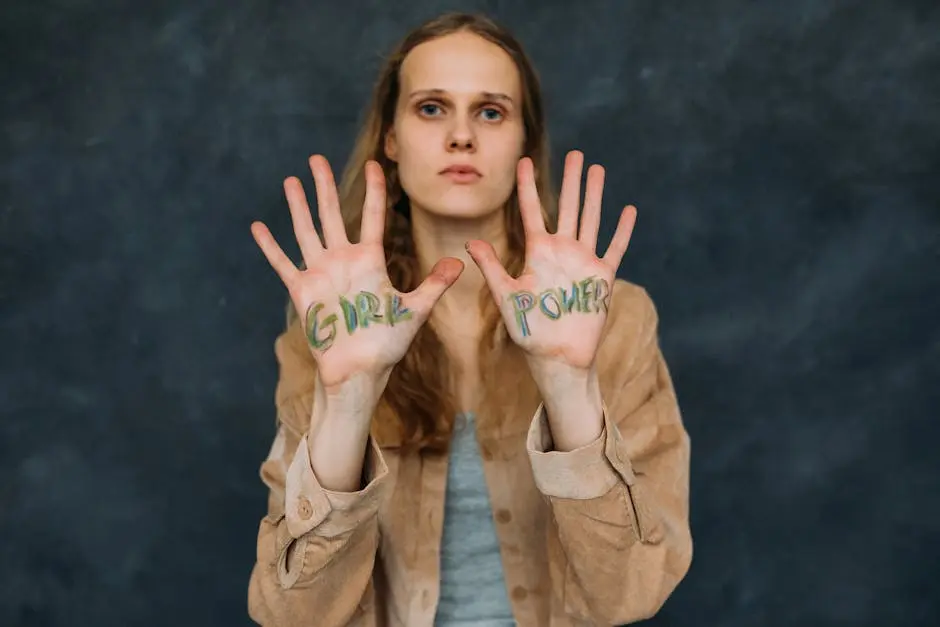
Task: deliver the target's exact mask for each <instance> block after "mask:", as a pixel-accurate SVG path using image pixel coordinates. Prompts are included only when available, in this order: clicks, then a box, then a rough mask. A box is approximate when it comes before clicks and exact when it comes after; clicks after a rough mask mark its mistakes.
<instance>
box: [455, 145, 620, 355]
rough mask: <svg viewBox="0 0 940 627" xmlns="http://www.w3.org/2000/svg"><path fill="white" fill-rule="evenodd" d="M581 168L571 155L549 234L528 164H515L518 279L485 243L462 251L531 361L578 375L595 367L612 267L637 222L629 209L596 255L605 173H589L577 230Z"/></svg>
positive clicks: (594, 168) (596, 170)
mask: <svg viewBox="0 0 940 627" xmlns="http://www.w3.org/2000/svg"><path fill="white" fill-rule="evenodd" d="M583 163H584V157H583V155H582V154H581V153H580V152H576V151H572V152H571V153H569V154H568V156H567V158H566V159H565V172H564V178H563V180H562V188H561V195H560V197H559V203H558V209H559V210H558V229H557V232H555V233H549V232H548V231H547V230H546V228H545V222H544V220H543V219H542V212H541V201H540V199H539V197H538V191H537V190H536V186H535V176H534V172H533V165H532V161H531V159H529V158H528V157H526V158H524V159H522V160H521V161H520V162H519V165H518V169H517V178H518V190H519V205H520V211H521V213H522V222H523V226H524V228H525V236H526V258H525V268H524V269H523V271H522V274H521V275H520V276H519V278H517V279H514V278H512V277H511V276H510V275H509V274H508V273H507V272H506V271H505V269H504V268H503V266H502V264H501V263H500V262H499V259H498V257H497V256H496V253H495V251H494V250H493V248H492V246H490V245H489V244H488V243H487V242H484V241H482V240H473V241H471V242H469V243H468V246H467V249H468V251H469V252H470V255H471V257H473V260H474V261H475V262H476V264H477V265H478V266H479V267H480V270H481V272H482V273H483V276H484V278H485V280H486V283H487V285H488V286H489V289H490V291H491V292H492V294H493V297H494V299H495V300H496V302H497V303H498V304H499V308H500V312H501V314H502V316H503V320H504V321H505V323H506V326H507V327H508V329H509V333H510V336H511V337H512V339H513V340H514V341H515V342H516V343H517V344H518V345H519V346H520V347H521V348H522V349H523V350H524V351H526V353H527V355H528V356H529V357H530V358H536V359H543V360H547V361H551V362H557V363H561V364H564V365H566V366H570V367H572V368H577V369H587V368H589V367H590V366H591V365H592V364H593V362H594V358H595V356H596V354H597V348H598V343H599V341H600V337H601V333H602V331H603V329H604V323H605V322H606V319H607V309H608V306H609V304H610V294H611V290H612V289H613V283H614V279H615V277H616V273H617V268H618V267H619V266H620V262H621V260H622V259H623V255H624V253H625V252H626V250H627V246H628V244H629V242H630V235H631V234H632V232H633V226H634V224H635V222H636V209H635V208H634V207H633V206H630V205H628V206H627V207H625V208H624V211H623V212H622V214H621V216H620V220H619V223H618V225H617V230H616V232H615V233H614V237H613V239H612V240H611V243H610V246H609V247H608V249H607V252H606V254H605V255H604V256H603V257H602V258H598V257H597V255H596V253H595V249H596V247H597V232H598V228H599V224H600V210H601V197H602V193H603V189H604V169H603V168H602V167H601V166H598V165H595V166H592V167H591V168H590V169H589V171H588V176H587V185H586V191H585V198H584V212H583V214H582V215H581V228H580V232H579V231H578V215H579V213H580V205H581V172H582V168H583Z"/></svg>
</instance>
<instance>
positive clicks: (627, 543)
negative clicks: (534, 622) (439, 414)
mask: <svg viewBox="0 0 940 627" xmlns="http://www.w3.org/2000/svg"><path fill="white" fill-rule="evenodd" d="M615 294H616V292H615ZM619 296H620V301H621V302H620V306H619V307H618V308H617V309H615V308H613V307H612V308H611V315H610V316H609V319H608V322H609V323H610V324H609V326H608V331H607V334H608V336H607V339H606V341H605V342H603V343H602V346H603V347H604V349H603V354H600V353H599V358H598V367H599V368H603V370H602V371H599V372H598V376H599V379H600V382H601V394H602V400H603V413H604V429H603V432H602V433H601V435H600V437H599V438H598V439H597V440H595V441H594V442H592V443H590V444H588V445H586V446H584V447H582V448H580V449H576V450H574V451H569V452H557V451H553V450H552V449H553V444H552V438H551V432H550V429H549V425H548V421H547V418H546V416H545V412H544V411H543V407H542V406H540V407H539V408H538V411H537V412H536V414H535V417H534V418H533V421H532V424H531V427H530V429H529V434H528V437H527V449H528V453H529V457H530V461H531V464H532V469H533V475H534V477H535V482H536V485H537V486H538V488H539V490H540V491H541V492H542V494H543V495H544V496H545V497H546V498H547V500H548V502H549V503H550V507H551V511H552V514H553V519H554V531H555V532H556V534H557V536H556V537H555V538H550V539H549V542H550V543H551V542H553V541H554V542H555V543H556V545H559V546H556V547H555V548H556V549H557V550H558V551H560V553H561V554H562V555H563V556H564V557H563V561H564V568H563V570H561V571H560V574H559V575H558V576H557V577H556V579H557V581H553V589H554V591H555V594H558V595H561V596H562V597H563V604H564V607H565V608H566V611H567V612H568V613H569V614H571V615H572V616H575V617H578V618H580V619H582V620H587V621H591V622H593V623H597V624H608V625H617V624H625V623H631V622H635V621H638V620H641V619H644V618H649V617H651V616H653V615H654V614H656V613H657V612H658V611H659V609H660V608H661V607H662V605H663V604H664V603H665V601H666V599H667V598H668V597H669V596H670V594H672V592H673V590H674V589H675V587H676V586H677V585H678V584H679V582H680V581H681V580H682V578H683V577H684V576H685V574H686V572H687V571H688V569H689V566H690V564H691V559H692V538H691V532H690V528H689V503H688V500H689V458H690V442H689V436H688V434H687V433H686V431H685V428H684V427H683V424H682V418H681V416H680V413H679V407H678V403H677V400H676V395H675V392H674V389H673V385H672V381H671V379H670V375H669V371H668V369H667V367H666V363H665V361H664V359H663V355H662V352H661V350H660V348H659V344H658V338H657V326H658V325H657V314H656V310H655V307H654V305H653V303H652V301H651V300H650V298H649V296H648V294H647V293H646V291H645V290H643V289H642V288H639V287H636V286H629V289H628V288H624V289H622V290H620V294H619ZM615 312H616V313H615ZM549 548H550V550H551V548H552V547H549Z"/></svg>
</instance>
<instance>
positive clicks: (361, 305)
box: [251, 155, 464, 390]
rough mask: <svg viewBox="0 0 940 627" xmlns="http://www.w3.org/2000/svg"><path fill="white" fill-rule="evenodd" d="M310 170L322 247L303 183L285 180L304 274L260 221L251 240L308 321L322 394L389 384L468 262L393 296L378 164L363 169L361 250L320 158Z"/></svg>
mask: <svg viewBox="0 0 940 627" xmlns="http://www.w3.org/2000/svg"><path fill="white" fill-rule="evenodd" d="M310 169H311V170H312V172H313V178H314V182H315V184H316V193H317V211H318V214H319V217H320V222H321V224H322V227H323V236H324V242H325V246H324V242H321V241H320V236H319V235H318V234H317V232H316V229H315V228H314V225H313V219H312V217H311V215H310V208H309V207H308V205H307V199H306V197H305V195H304V191H303V187H302V186H301V183H300V181H299V180H298V179H297V178H295V177H290V178H288V179H286V180H285V181H284V192H285V194H286V196H287V202H288V205H289V207H290V213H291V220H292V222H293V226H294V234H295V235H296V237H297V243H298V244H299V246H300V251H301V254H302V256H303V260H304V263H305V265H306V269H303V270H301V269H299V268H297V266H296V265H294V263H293V262H292V261H291V260H290V259H289V258H288V257H287V255H286V254H284V251H283V250H282V249H281V247H280V246H279V245H278V244H277V242H276V241H275V240H274V237H273V236H272V235H271V232H270V231H269V230H268V228H267V227H266V226H265V225H264V224H262V223H261V222H255V223H253V224H252V225H251V232H252V235H253V236H254V238H255V241H256V242H257V243H258V246H259V247H260V248H261V250H262V252H263V253H264V255H265V257H267V259H268V262H270V264H271V266H272V267H273V268H274V270H275V272H277V274H278V276H280V278H281V280H282V281H283V282H284V285H285V286H286V287H287V290H288V292H289V293H290V297H291V299H292V301H293V303H294V306H295V307H296V308H297V311H298V313H299V314H300V316H301V318H302V320H303V328H304V333H305V335H306V337H307V342H308V344H309V346H310V350H311V352H312V353H313V356H314V358H315V359H316V361H317V367H318V375H319V377H320V382H321V383H322V384H323V386H324V387H325V389H327V390H331V389H336V387H337V386H340V385H342V384H343V383H345V382H346V381H348V380H349V379H350V378H351V377H353V376H354V375H360V374H366V375H368V376H369V377H373V378H374V380H376V381H379V380H380V379H382V377H383V375H385V376H386V380H387V374H388V372H390V371H391V369H392V367H393V366H394V365H395V364H396V363H398V362H399V361H400V360H401V359H402V357H404V355H405V353H406V351H407V350H408V347H409V345H410V344H411V342H412V340H413V339H414V337H415V335H416V334H417V332H418V329H419V328H420V327H421V325H422V324H424V322H425V321H426V320H427V318H428V315H429V314H430V311H431V308H432V307H433V306H434V304H435V303H436V302H437V301H438V299H439V298H440V297H441V295H442V294H443V293H444V291H445V290H446V289H447V288H448V287H450V286H451V285H452V284H453V282H454V281H456V280H457V277H458V276H460V273H461V272H462V271H463V267H464V266H463V262H461V261H460V260H459V259H455V258H449V257H448V258H443V259H441V260H439V261H438V262H437V264H435V266H434V267H433V268H432V269H431V273H430V274H429V276H428V277H427V278H426V279H425V280H424V281H423V282H422V283H421V285H420V286H418V287H417V288H416V289H415V290H414V291H412V292H408V293H400V292H398V291H396V290H395V288H394V287H393V286H392V284H391V281H390V280H389V277H388V272H387V271H386V265H385V252H384V248H383V245H382V238H383V233H384V228H385V210H386V207H385V204H386V198H385V177H384V174H383V172H382V168H381V166H379V164H378V163H376V162H374V161H369V162H368V163H366V166H365V177H366V185H367V188H366V196H365V203H364V206H363V211H362V228H361V237H360V241H359V243H356V244H351V243H350V242H349V240H348V238H347V234H346V229H345V227H344V225H343V220H342V216H341V214H340V206H339V194H338V193H337V190H336V183H335V181H334V178H333V174H332V172H331V170H330V166H329V163H328V162H327V160H326V159H325V158H323V157H322V156H317V155H315V156H313V157H311V158H310Z"/></svg>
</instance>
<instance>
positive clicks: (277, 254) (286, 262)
mask: <svg viewBox="0 0 940 627" xmlns="http://www.w3.org/2000/svg"><path fill="white" fill-rule="evenodd" d="M251 234H252V236H253V237H254V238H255V242H256V243H257V244H258V247H259V248H260V249H261V252H263V253H264V256H265V257H266V258H267V259H268V263H270V264H271V267H272V268H274V271H275V272H276V273H277V275H278V276H279V277H281V281H283V282H284V285H285V287H287V288H288V290H290V287H291V285H293V284H294V281H295V279H296V277H297V273H298V270H297V266H295V265H294V262H293V261H291V260H290V258H289V257H288V256H287V255H286V254H285V253H284V251H283V250H282V249H281V247H280V246H278V243H277V242H276V241H275V240H274V236H273V235H271V231H270V230H269V229H268V227H267V226H265V224H264V223H263V222H252V223H251Z"/></svg>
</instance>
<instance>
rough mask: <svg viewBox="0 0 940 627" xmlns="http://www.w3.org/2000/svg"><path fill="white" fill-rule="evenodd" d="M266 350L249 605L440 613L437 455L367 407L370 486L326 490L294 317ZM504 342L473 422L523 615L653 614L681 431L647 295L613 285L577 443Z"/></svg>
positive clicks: (666, 559)
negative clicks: (274, 369) (598, 403)
mask: <svg viewBox="0 0 940 627" xmlns="http://www.w3.org/2000/svg"><path fill="white" fill-rule="evenodd" d="M275 352H276V354H277V358H278V363H279V366H280V379H279V381H278V386H277V390H276V395H275V396H276V405H277V416H278V431H277V436H276V438H275V440H274V444H273V446H272V448H271V452H270V455H269V456H268V458H267V460H265V461H264V463H263V464H262V466H261V478H262V480H263V481H264V483H265V485H267V487H268V488H269V490H270V491H269V496H268V514H267V516H265V517H264V518H263V519H262V520H261V525H260V530H259V533H258V547H257V562H256V563H255V566H254V569H253V571H252V573H251V580H250V583H249V587H248V611H249V614H250V615H251V617H252V618H253V619H254V620H255V621H256V622H257V623H259V624H262V625H272V626H273V625H278V626H293V625H298V626H299V625H304V626H306V625H310V626H317V627H340V626H351V625H355V626H370V627H371V626H386V627H422V626H425V625H427V626H431V625H433V623H434V615H435V611H436V607H437V600H438V592H439V581H440V574H439V559H440V538H441V531H442V527H443V512H444V493H445V481H446V478H447V459H446V457H442V456H421V455H416V454H413V455H400V454H399V452H398V443H399V441H397V436H396V433H395V430H394V429H392V428H390V427H389V426H387V425H384V424H380V423H379V421H375V422H374V423H373V429H372V435H371V437H370V442H369V446H368V448H367V454H366V479H367V485H366V486H365V488H363V489H362V490H361V491H359V492H355V493H335V492H328V491H326V490H324V489H322V488H321V487H320V486H319V484H318V483H317V478H316V476H315V475H314V473H313V471H312V469H311V465H310V459H309V451H308V448H307V445H306V432H307V428H308V426H309V422H310V416H311V403H312V395H313V386H314V380H315V373H314V369H313V367H314V365H315V362H314V361H313V358H312V356H311V355H310V352H309V350H308V348H307V346H306V344H305V339H304V336H303V333H302V332H301V330H300V328H299V327H298V326H297V325H296V324H292V325H290V327H289V328H288V329H287V330H286V331H285V332H284V333H283V334H282V335H281V336H279V337H278V339H277V341H276V343H275ZM511 355H513V353H506V358H505V359H501V360H500V362H499V366H498V369H499V372H498V376H496V377H494V383H493V384H492V386H491V387H490V388H489V389H487V390H486V400H485V402H484V404H483V405H482V406H481V407H480V409H479V411H477V415H478V422H479V430H478V436H477V437H478V441H479V444H480V450H481V454H482V457H483V466H484V472H485V476H486V482H487V486H488V488H489V493H490V499H491V504H492V508H493V516H494V519H495V521H496V528H497V533H498V539H499V544H500V552H501V556H502V562H503V568H504V572H505V579H506V586H507V588H508V593H509V598H510V599H511V603H512V609H513V613H514V615H515V618H516V621H517V622H518V624H519V625H523V626H530V625H531V626H539V627H541V626H548V627H560V626H563V625H616V624H622V623H629V622H633V621H637V620H640V619H642V618H646V617H649V616H652V615H653V614H655V613H656V612H657V611H658V610H659V608H660V607H661V606H662V604H663V603H664V602H665V601H666V599H667V598H668V597H669V595H670V594H671V593H672V591H673V590H674V589H675V587H676V586H677V585H678V583H679V581H680V580H681V579H682V578H683V577H684V576H685V574H686V572H687V570H688V568H689V564H690V562H691V559H692V539H691V534H690V531H689V518H688V516H689V514H688V499H689V437H688V434H687V433H686V431H685V428H684V427H683V423H682V418H681V416H680V413H679V408H678V404H677V402H676V396H675V393H674V390H673V387H672V382H671V380H670V376H669V372H668V370H667V368H666V364H665V362H664V361H663V357H662V353H661V352H660V348H659V342H658V337H657V314H656V309H655V307H654V305H653V303H652V301H651V300H650V298H649V296H648V294H647V292H646V291H645V290H643V289H642V288H640V287H638V286H636V285H633V284H631V283H628V282H626V281H623V280H620V279H618V280H617V281H616V282H615V285H614V291H613V295H612V298H611V306H610V312H609V315H608V319H607V326H606V328H605V333H604V337H603V338H602V339H601V345H600V350H599V354H598V358H597V370H598V375H599V378H600V385H601V392H602V396H603V400H604V411H605V416H604V422H605V429H604V432H603V433H602V434H601V437H600V438H598V440H596V441H595V442H594V443H592V444H589V445H587V446H585V447H583V448H580V449H578V450H575V451H571V452H566V453H561V452H556V451H553V450H552V439H551V433H550V432H549V428H548V423H547V421H546V419H545V416H544V414H543V412H542V406H541V401H540V398H539V393H538V390H537V388H536V386H535V383H534V382H533V380H532V378H531V376H530V375H529V371H528V368H527V367H526V365H525V363H524V362H521V363H517V362H518V360H519V359H520V358H519V357H510V356H511ZM292 545H293V546H292ZM289 548H290V549H291V550H290V551H288V549H289Z"/></svg>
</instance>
